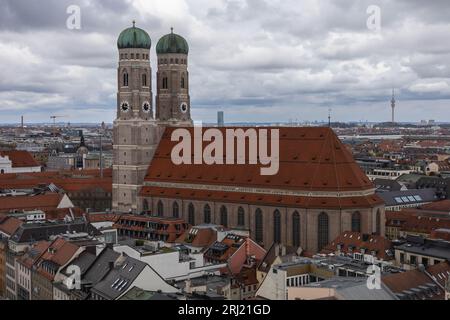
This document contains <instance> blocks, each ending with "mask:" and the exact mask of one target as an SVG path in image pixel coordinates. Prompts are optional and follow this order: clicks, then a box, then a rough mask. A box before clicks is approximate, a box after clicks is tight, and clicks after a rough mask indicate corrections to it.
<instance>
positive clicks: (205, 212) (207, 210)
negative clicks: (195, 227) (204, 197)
mask: <svg viewBox="0 0 450 320" xmlns="http://www.w3.org/2000/svg"><path fill="white" fill-rule="evenodd" d="M203 222H204V223H211V207H210V206H209V205H208V204H207V205H206V206H205V208H204V210H203Z"/></svg>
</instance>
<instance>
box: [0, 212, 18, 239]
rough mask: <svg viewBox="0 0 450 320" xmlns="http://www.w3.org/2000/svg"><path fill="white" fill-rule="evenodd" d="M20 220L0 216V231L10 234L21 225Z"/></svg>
mask: <svg viewBox="0 0 450 320" xmlns="http://www.w3.org/2000/svg"><path fill="white" fill-rule="evenodd" d="M22 223H23V222H22V221H21V220H19V219H16V218H13V217H7V216H0V231H2V232H3V233H6V234H7V235H9V236H12V235H13V234H14V233H15V232H16V231H17V229H19V228H20V226H21V225H22Z"/></svg>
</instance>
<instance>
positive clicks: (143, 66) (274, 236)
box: [113, 23, 385, 252]
mask: <svg viewBox="0 0 450 320" xmlns="http://www.w3.org/2000/svg"><path fill="white" fill-rule="evenodd" d="M117 45H118V49H119V67H118V70H117V83H118V94H117V119H116V121H115V122H114V166H113V209H114V211H116V212H123V213H128V212H130V211H131V212H133V213H136V214H151V215H154V216H164V217H175V218H184V219H185V220H186V222H188V223H189V224H191V225H198V224H219V225H223V226H225V227H229V228H233V229H242V230H248V231H250V235H251V237H252V238H253V239H254V240H256V241H257V242H258V243H260V244H262V245H264V246H265V247H266V248H268V247H270V245H271V244H272V243H273V242H277V243H282V244H285V245H290V246H297V247H302V248H303V249H305V250H307V251H310V252H317V251H319V250H320V249H322V248H323V247H324V246H326V245H327V244H328V243H329V242H330V241H331V240H333V239H334V238H336V237H337V236H338V235H339V234H340V233H342V232H344V231H358V232H362V233H366V234H381V235H384V232H385V227H384V221H385V210H384V203H383V201H382V200H381V199H380V198H379V197H378V196H377V195H376V194H375V188H374V186H373V185H372V183H371V182H370V181H369V179H368V178H367V177H366V176H365V174H364V173H363V172H362V170H361V169H360V168H359V166H358V165H357V164H356V163H355V161H354V159H353V156H352V154H351V153H350V152H349V151H348V150H347V149H346V147H345V146H344V145H343V144H342V142H341V141H340V140H339V138H338V137H337V136H336V135H335V133H334V132H333V130H332V129H331V128H316V127H307V128H300V127H281V128H278V129H279V136H280V144H279V145H280V150H279V158H280V159H279V171H278V174H276V175H274V176H262V175H261V174H260V167H261V166H260V165H250V164H245V165H239V164H235V165H206V164H202V165H196V164H192V165H184V164H182V165H175V164H174V163H173V162H172V160H171V150H172V148H173V147H174V146H175V145H176V142H172V141H171V133H172V132H173V130H174V129H175V128H180V127H183V128H187V129H188V130H190V131H193V130H194V129H193V122H192V119H191V104H190V96H189V72H188V63H189V61H188V54H189V46H188V43H187V41H186V40H185V39H184V38H183V37H181V36H179V35H177V34H175V33H173V30H172V32H171V33H169V34H167V35H165V36H163V37H162V38H161V39H160V40H159V41H158V44H157V45H156V53H157V65H158V70H157V73H156V75H157V76H156V81H157V84H156V88H157V92H156V107H155V110H153V109H154V108H153V93H152V70H151V67H150V58H151V57H150V48H151V39H150V36H149V35H148V33H147V32H145V31H144V30H142V29H140V28H138V27H136V26H135V25H134V23H133V26H132V27H130V28H128V29H126V30H124V31H123V32H122V33H121V34H120V36H119V39H118V41H117ZM206 129H207V128H204V130H206ZM247 129H248V128H247ZM220 130H224V129H223V128H220ZM244 130H246V129H245V128H244Z"/></svg>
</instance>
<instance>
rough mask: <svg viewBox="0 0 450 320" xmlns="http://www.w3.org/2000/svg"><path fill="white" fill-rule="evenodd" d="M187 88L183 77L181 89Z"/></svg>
mask: <svg viewBox="0 0 450 320" xmlns="http://www.w3.org/2000/svg"><path fill="white" fill-rule="evenodd" d="M184 88H185V83H184V77H181V89H184Z"/></svg>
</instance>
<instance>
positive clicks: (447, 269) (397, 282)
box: [381, 262, 450, 300]
mask: <svg viewBox="0 0 450 320" xmlns="http://www.w3.org/2000/svg"><path fill="white" fill-rule="evenodd" d="M426 271H427V272H428V273H429V274H431V275H432V276H437V275H438V274H441V280H438V281H439V282H440V283H441V285H442V284H444V278H443V276H442V275H444V276H446V279H448V277H449V274H450V266H449V264H448V263H447V262H443V263H440V264H438V265H434V266H430V267H428V268H427V269H426ZM438 278H439V276H438ZM381 281H382V282H383V283H384V284H385V285H386V286H387V287H388V288H389V289H390V290H391V291H392V292H393V293H395V294H402V293H404V291H411V289H415V288H416V289H417V288H419V287H420V286H426V285H427V284H434V285H436V284H435V282H434V281H433V279H431V278H430V277H429V276H428V275H427V274H426V273H424V272H422V271H420V270H417V269H416V270H411V271H406V272H402V273H396V274H390V275H386V276H382V278H381ZM436 287H437V285H436ZM437 289H438V290H439V293H438V294H435V295H433V297H428V299H431V300H442V299H443V297H444V292H443V290H442V289H440V288H439V287H437Z"/></svg>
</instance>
